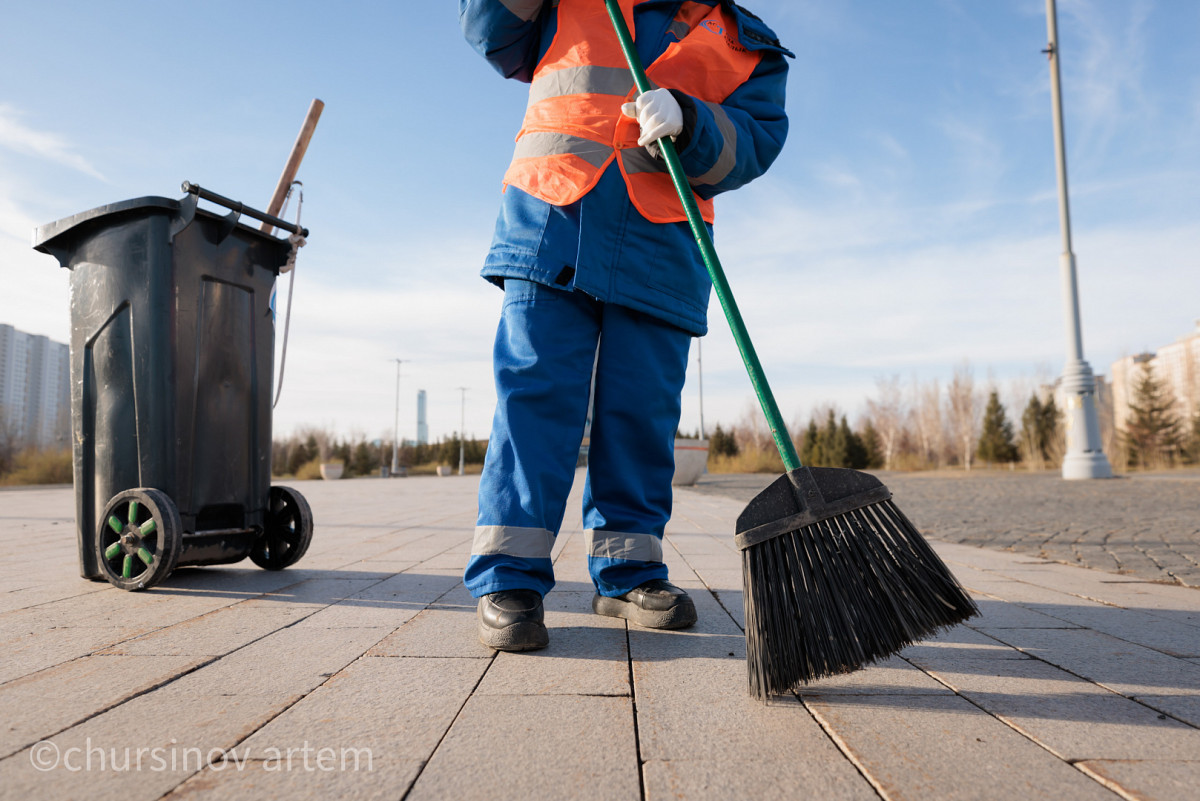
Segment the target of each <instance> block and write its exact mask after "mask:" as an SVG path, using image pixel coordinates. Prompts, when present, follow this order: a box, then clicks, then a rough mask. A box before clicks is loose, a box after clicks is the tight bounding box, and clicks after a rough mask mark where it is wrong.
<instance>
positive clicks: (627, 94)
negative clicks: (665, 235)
mask: <svg viewBox="0 0 1200 801" xmlns="http://www.w3.org/2000/svg"><path fill="white" fill-rule="evenodd" d="M620 5H621V11H622V13H623V14H624V15H625V19H626V22H627V23H630V22H631V20H632V17H633V8H634V6H635V5H637V3H636V2H635V0H620ZM630 28H631V29H632V28H633V26H632V25H630ZM668 32H669V33H668V35H669V36H671V37H672V38H675V39H679V41H677V42H673V43H672V44H671V45H669V46H668V47H667V49H666V51H665V52H664V53H663V54H662V55H661V56H659V58H658V59H656V60H655V61H654V63H653V64H651V65H650V66H649V68H648V69H647V70H646V73H647V76H648V77H649V78H650V80H651V82H652V83H653V84H654V85H655V86H663V87H667V88H671V89H678V90H680V91H682V92H684V93H686V94H687V95H689V96H691V97H694V98H697V99H699V101H700V102H702V103H704V104H705V105H706V106H707V107H708V108H709V109H710V110H712V112H713V114H714V115H715V117H716V122H717V130H718V131H719V132H720V134H721V136H722V138H723V140H724V141H723V142H722V147H721V152H720V155H719V157H718V159H717V162H716V163H715V164H714V165H713V166H712V167H711V168H710V169H709V170H708V171H707V172H706V173H705V174H704V175H701V176H697V177H695V178H693V179H691V184H692V186H701V185H714V184H717V183H720V182H721V181H722V180H724V179H725V178H726V177H727V176H728V175H729V173H730V171H731V170H732V169H733V168H734V166H735V165H736V163H737V131H736V129H735V128H734V126H733V124H732V122H730V120H729V117H728V116H727V115H726V114H725V111H724V109H722V108H721V106H720V103H721V102H722V101H723V100H725V98H727V97H728V96H729V95H730V94H732V93H733V92H734V90H736V89H737V88H738V87H739V86H741V85H742V84H743V83H745V82H746V80H747V79H748V78H749V77H750V74H751V73H752V72H753V71H754V68H755V67H756V66H757V65H758V62H759V59H760V58H761V56H760V55H759V54H758V53H756V52H751V51H748V50H746V49H745V48H743V47H742V46H741V45H740V44H739V43H738V40H737V22H736V20H735V19H734V18H733V16H732V15H731V14H730V13H729V12H728V11H726V10H725V8H724V7H723V6H722V5H721V4H718V5H717V6H716V7H714V8H711V9H710V8H709V7H708V6H706V5H704V4H702V3H696V2H685V3H683V5H682V7H681V8H680V11H679V13H678V14H677V15H676V17H675V19H674V21H673V22H672V23H671V26H670V27H669V29H668ZM583 41H586V42H587V43H588V47H586V48H581V47H579V46H578V44H579V43H580V42H583ZM635 94H636V90H635V89H634V88H633V79H632V78H631V77H630V75H629V70H628V68H627V66H626V65H625V59H624V56H623V55H622V53H621V47H620V43H619V42H618V40H617V36H616V33H615V32H614V31H613V30H612V23H611V22H610V21H609V19H608V15H607V12H606V11H605V8H604V2H603V0H560V2H559V4H558V31H557V33H556V34H555V37H554V41H553V42H551V44H550V47H549V49H548V50H547V51H546V55H545V56H543V57H542V60H541V61H540V62H539V63H538V66H537V69H536V70H535V71H534V74H533V82H532V84H531V85H530V88H529V104H528V106H527V107H526V110H525V121H524V123H523V124H522V126H521V132H520V133H519V134H517V146H516V151H515V152H514V154H513V161H512V164H510V165H509V168H508V172H507V173H505V176H504V183H505V186H508V185H510V184H511V185H512V186H516V187H518V188H520V189H522V190H524V191H526V192H528V193H529V194H531V195H534V196H535V197H539V198H541V199H542V200H545V201H547V202H549V203H553V204H554V205H556V206H565V205H568V204H570V203H574V202H575V201H577V200H579V199H580V198H582V197H583V196H584V195H585V194H587V193H588V192H589V191H590V190H591V189H592V187H593V186H595V185H596V182H597V181H599V180H600V176H601V174H603V172H604V170H605V169H607V167H608V166H609V164H610V163H611V162H612V160H613V159H615V158H616V156H617V153H618V152H619V153H620V154H621V157H620V159H619V165H620V169H621V174H622V175H623V176H624V178H625V183H626V186H627V187H628V189H629V197H630V200H631V201H632V202H633V204H634V206H635V207H636V208H637V209H638V211H639V212H641V214H642V216H644V217H645V218H646V219H648V220H651V221H653V222H660V223H666V222H682V221H684V220H686V219H687V217H686V215H685V214H684V212H683V208H682V205H681V204H680V202H679V198H678V196H677V195H676V194H675V186H674V184H673V183H672V182H671V177H670V176H669V175H668V174H667V172H666V166H665V164H663V162H661V161H658V160H657V159H654V158H653V157H651V156H650V155H649V154H648V153H647V152H646V149H645V148H643V147H640V146H639V145H638V144H637V138H638V134H639V128H638V125H637V121H636V120H633V119H631V118H629V117H626V116H624V115H623V114H621V105H622V104H623V103H624V102H626V101H627V100H631V99H633V97H634V96H635ZM696 202H697V205H698V206H699V207H700V213H701V216H703V217H704V219H705V220H707V221H708V222H712V220H713V206H712V201H711V200H702V199H701V198H699V197H698V196H697V197H696Z"/></svg>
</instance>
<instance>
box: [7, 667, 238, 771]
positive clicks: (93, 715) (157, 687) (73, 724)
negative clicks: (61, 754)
mask: <svg viewBox="0 0 1200 801" xmlns="http://www.w3.org/2000/svg"><path fill="white" fill-rule="evenodd" d="M120 656H122V654H97V653H92V654H84V655H83V656H78V657H76V658H75V659H68V660H67V661H66V662H60V663H58V664H57V665H51V666H49V667H46V668H43V669H42V670H35V671H34V672H33V673H28V674H26V675H25V676H23V677H22V678H28V677H29V676H36V675H37V674H38V673H42V672H44V671H46V670H54V669H55V668H59V667H62V666H63V665H69V664H71V663H72V662H77V661H79V660H80V659H90V658H92V657H96V658H99V659H104V658H106V657H120ZM220 658H221V657H219V656H214V657H213V658H212V659H209V660H208V661H207V662H202V663H201V664H199V665H196V666H195V667H192V668H190V669H188V670H185V671H183V672H182V673H179V674H176V675H174V676H171V677H170V678H168V679H163V680H162V681H160V682H159V683H158V684H155V685H154V686H153V687H147V688H146V689H144V690H141V691H140V692H135V693H133V694H132V695H129V696H126V697H125V698H122V699H121V700H119V701H115V702H113V703H111V704H109V705H108V706H106V707H104V708H102V709H99V710H97V711H95V712H93V713H91V714H89V715H84V716H83V717H81V718H79V719H78V720H75V721H72V722H71V723H69V724H67V725H66V726H63V727H62V728H61V729H58V730H57V731H54V732H51V733H49V734H42V735H40V736H39V737H38V738H37V739H36V740H34V741H33V742H31V743H25V744H24V745H22V746H21V747H20V748H17V749H16V750H14V751H10V752H8V753H7V754H0V762H2V761H4V760H5V759H8V758H9V757H11V756H13V755H15V754H19V753H21V752H22V751H24V750H25V749H27V748H31V747H32V746H35V745H37V744H38V743H39V742H42V741H43V740H53V739H54V738H55V737H57V736H59V735H60V734H62V733H63V732H65V731H67V730H68V729H73V728H75V727H76V726H80V725H82V724H84V723H87V722H88V721H89V720H91V719H93V718H98V717H100V716H101V715H103V714H105V713H106V712H111V711H112V710H114V709H116V708H117V707H119V706H121V705H122V704H127V703H129V702H130V701H133V700H135V699H137V698H141V697H142V696H143V695H147V694H149V693H152V692H154V691H156V690H160V689H162V688H163V687H166V686H167V685H168V684H170V683H171V682H173V681H176V680H178V679H181V678H183V677H184V676H187V675H188V674H190V673H195V672H196V671H197V670H199V669H200V668H203V667H207V666H208V665H211V664H212V663H213V662H216V661H217V660H218V659H220ZM14 681H16V679H14Z"/></svg>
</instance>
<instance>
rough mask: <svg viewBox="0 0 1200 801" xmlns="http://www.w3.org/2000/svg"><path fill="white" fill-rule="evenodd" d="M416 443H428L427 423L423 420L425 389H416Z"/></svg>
mask: <svg viewBox="0 0 1200 801" xmlns="http://www.w3.org/2000/svg"><path fill="white" fill-rule="evenodd" d="M417 444H418V445H428V444H429V425H428V424H427V423H426V420H425V390H423V389H418V390H417Z"/></svg>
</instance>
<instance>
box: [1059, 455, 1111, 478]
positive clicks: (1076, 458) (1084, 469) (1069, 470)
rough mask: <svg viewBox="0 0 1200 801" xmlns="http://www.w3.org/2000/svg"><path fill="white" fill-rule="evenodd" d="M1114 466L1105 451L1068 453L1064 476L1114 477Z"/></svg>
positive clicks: (1063, 465)
mask: <svg viewBox="0 0 1200 801" xmlns="http://www.w3.org/2000/svg"><path fill="white" fill-rule="evenodd" d="M1112 475H1113V472H1112V466H1111V465H1110V464H1109V463H1108V457H1107V456H1105V455H1104V452H1103V451H1092V452H1090V453H1068V454H1067V455H1066V457H1064V458H1063V463H1062V477H1063V478H1065V479H1067V480H1075V479H1084V478H1112Z"/></svg>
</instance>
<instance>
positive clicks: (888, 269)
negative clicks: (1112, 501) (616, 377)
mask: <svg viewBox="0 0 1200 801" xmlns="http://www.w3.org/2000/svg"><path fill="white" fill-rule="evenodd" d="M746 5H748V6H749V7H750V9H751V10H753V11H754V12H756V13H758V14H759V15H760V16H762V17H763V18H764V19H765V20H767V22H768V23H770V24H771V25H772V26H773V27H774V28H775V30H776V32H777V33H778V34H779V36H780V38H781V39H782V40H783V42H784V43H785V44H786V45H788V46H789V47H790V48H791V49H792V50H794V51H795V52H796V53H797V56H798V57H797V58H796V60H795V61H794V62H793V63H792V69H791V74H790V78H789V87H788V92H789V97H788V110H789V114H790V116H791V123H792V127H791V134H790V136H789V139H788V143H787V146H786V147H785V149H784V152H783V154H782V155H781V156H780V158H779V160H778V161H777V162H776V164H775V166H774V167H773V168H772V170H771V172H770V173H768V174H767V176H765V177H764V178H762V179H761V180H759V181H758V182H756V183H754V184H752V185H750V186H749V187H746V188H745V189H743V190H741V191H739V192H736V193H733V194H731V195H728V196H725V197H723V198H721V199H719V200H718V205H717V214H718V221H717V248H718V251H719V252H720V254H721V258H722V261H723V263H724V264H725V268H726V270H727V272H728V273H729V276H730V281H731V284H732V286H733V290H734V292H735V295H736V296H737V298H738V301H739V303H740V305H741V306H742V311H743V314H744V316H745V317H746V320H747V324H748V326H749V328H750V332H751V335H752V336H753V337H754V339H755V342H756V344H757V346H758V349H759V352H760V356H761V357H762V360H763V363H764V365H765V367H766V370H767V374H768V377H769V378H770V379H771V380H772V383H773V384H774V387H775V391H776V395H777V396H778V399H779V402H780V406H781V408H782V409H783V412H784V416H785V418H787V419H788V420H789V421H791V420H794V419H807V416H808V415H809V413H810V412H811V411H812V410H813V409H814V408H815V407H817V406H819V405H821V404H825V403H829V402H832V403H836V404H837V405H838V406H839V408H841V409H842V410H843V411H845V412H847V413H849V414H850V415H851V417H852V418H853V417H854V416H855V415H856V414H858V413H859V412H860V411H861V410H862V408H863V402H864V400H865V399H866V398H867V397H869V396H870V395H871V394H872V393H873V392H874V387H875V381H876V379H877V378H880V377H886V376H891V375H900V376H901V377H902V378H903V379H904V380H905V381H909V380H911V379H912V378H913V377H914V376H916V377H918V378H920V379H921V380H929V379H933V378H939V379H945V378H947V377H948V376H949V375H950V372H951V371H952V369H953V368H954V367H955V366H956V365H958V364H961V362H962V361H963V360H964V359H967V360H969V361H970V363H971V364H972V365H973V367H974V369H975V374H976V377H977V379H978V380H979V381H980V382H981V383H985V382H987V381H988V380H989V379H991V380H994V381H995V382H997V384H998V385H999V386H1000V388H1001V389H1002V390H1003V391H1006V392H1007V391H1009V390H1011V388H1012V387H1013V386H1014V385H1015V384H1016V383H1018V382H1020V381H1021V380H1031V379H1032V378H1033V377H1034V376H1035V375H1037V374H1038V373H1041V374H1042V375H1044V376H1053V375H1056V374H1057V373H1058V372H1059V370H1060V369H1061V365H1062V362H1063V359H1064V352H1065V336H1064V333H1063V318H1062V294H1061V287H1060V280H1059V273H1058V254H1059V251H1060V249H1061V248H1060V239H1059V236H1060V235H1059V227H1058V215H1057V195H1056V188H1055V177H1054V153H1053V138H1052V128H1051V115H1050V94H1049V70H1048V67H1047V62H1046V58H1045V56H1043V55H1041V53H1040V52H1039V51H1040V50H1041V49H1042V48H1044V47H1045V43H1046V22H1045V5H1044V3H1043V2H1040V0H914V2H905V3H895V2H888V1H887V0H847V1H846V2H838V3H830V2H817V1H816V0H813V1H809V0H786V1H785V0H747V3H746ZM3 20H4V24H3V25H0V76H2V77H0V322H7V323H11V324H13V325H16V326H17V327H18V328H20V329H22V330H26V331H31V332H34V333H39V334H46V335H49V336H50V337H52V338H54V339H58V340H60V341H66V339H67V337H68V331H69V317H68V290H67V275H66V271H64V270H61V269H59V268H58V267H57V264H56V262H54V260H53V259H52V258H51V257H49V256H44V255H42V254H38V253H35V252H34V251H33V250H32V249H31V248H30V245H29V243H30V238H31V233H32V229H33V228H34V227H35V226H37V225H40V224H43V223H47V222H51V221H53V220H56V219H59V218H61V217H65V216H68V215H70V214H74V213H76V212H79V211H83V210H86V209H89V208H92V207H95V206H100V205H103V204H107V203H111V202H115V201H118V200H123V199H126V198H132V197H140V196H143V195H164V196H167V197H179V196H180V192H179V189H178V187H179V184H180V182H181V181H182V180H184V179H187V180H190V181H193V182H196V183H200V184H201V185H204V186H207V187H211V188H212V189H214V190H215V191H217V192H220V193H222V194H225V195H228V196H231V197H234V198H237V199H240V200H243V201H244V202H246V203H248V204H250V205H257V206H259V207H263V206H265V205H266V203H267V200H268V198H269V196H270V194H271V191H272V190H273V188H274V185H275V182H276V180H277V178H278V176H279V172H280V170H281V168H282V166H283V162H284V160H285V158H286V156H287V153H288V149H289V148H290V146H291V143H292V140H293V139H294V138H295V135H296V132H297V130H298V129H299V126H300V123H301V121H302V119H303V115H304V112H305V110H306V109H307V107H308V103H309V101H310V100H311V99H312V98H314V97H319V98H321V99H322V100H324V101H325V103H326V109H325V113H324V116H323V117H322V119H321V122H320V125H319V127H318V128H317V131H316V135H315V136H314V138H313V141H312V145H311V147H310V149H309V152H308V155H307V157H306V159H305V162H304V164H303V166H302V168H301V172H300V178H301V180H303V182H304V188H305V191H306V195H305V201H304V211H303V216H304V220H303V221H304V223H305V224H306V225H307V226H308V227H310V228H311V229H312V236H311V237H310V241H309V245H308V246H307V247H306V248H305V249H304V250H303V252H302V253H301V256H300V263H299V268H298V270H297V273H296V276H297V277H296V295H295V304H294V307H293V316H292V325H291V331H292V336H291V340H290V343H289V350H288V357H287V376H286V379H285V386H284V391H283V398H282V400H281V401H280V404H279V407H278V408H277V410H276V430H277V431H278V432H280V433H286V432H288V431H290V430H292V429H293V428H295V427H296V426H298V425H301V424H306V423H307V424H314V425H322V426H328V427H332V428H336V429H338V430H339V431H341V432H342V433H344V434H350V433H361V434H364V435H366V436H369V437H376V436H379V435H381V434H383V433H385V432H390V430H391V426H392V419H393V410H394V402H395V396H394V391H395V365H394V364H392V363H391V362H390V361H389V360H390V359H393V358H402V359H406V360H408V361H407V362H406V363H405V364H404V365H403V367H402V375H401V398H400V402H401V412H400V414H401V425H400V428H401V435H402V436H408V437H411V436H413V435H414V434H415V415H416V412H415V408H416V402H415V394H416V390H417V389H418V388H423V389H425V390H426V391H427V392H428V393H429V416H430V419H429V423H430V428H431V433H432V434H433V435H434V436H435V437H436V436H440V435H442V434H446V433H449V432H450V431H453V430H457V429H458V427H459V414H460V404H459V397H460V396H459V393H458V391H457V390H456V387H460V386H467V387H469V388H470V389H469V391H468V393H467V395H466V398H467V401H466V430H467V432H468V434H473V435H476V436H486V433H487V430H488V428H489V421H490V417H491V410H492V404H493V403H494V400H495V394H494V391H493V390H492V386H491V373H490V348H491V340H492V336H493V333H494V330H495V321H496V317H497V314H498V312H499V302H500V297H501V295H500V292H499V291H498V290H496V289H494V288H492V287H491V286H490V285H488V284H487V283H485V282H484V281H483V280H482V279H480V278H478V277H477V274H478V269H479V266H480V265H481V263H482V259H483V256H484V253H485V252H486V249H487V246H488V243H489V241H490V238H491V232H492V227H493V223H494V220H495V214H496V210H497V207H498V199H499V196H498V193H499V188H500V178H501V175H502V174H503V171H504V168H505V166H506V164H507V162H508V158H509V156H510V154H511V147H512V138H513V136H514V135H515V133H516V130H517V128H518V126H519V122H520V118H521V114H522V112H523V107H524V96H525V88H524V87H523V86H522V85H520V84H517V83H515V82H510V81H505V80H503V79H502V78H500V77H499V76H498V75H496V74H495V73H494V72H492V70H491V68H490V67H488V65H487V64H486V63H485V62H484V61H483V60H482V59H481V58H479V57H478V56H477V55H476V54H475V53H474V52H473V51H471V50H470V48H468V46H467V45H466V44H465V42H464V41H463V40H462V37H461V34H460V33H459V29H458V21H457V14H456V9H455V7H454V5H453V4H452V3H448V2H447V3H411V2H406V3H390V4H384V3H366V2H343V3H336V4H334V3H324V2H322V3H318V2H308V1H307V0H304V1H301V2H292V3H288V4H266V3H257V4H251V3H230V2H209V3H203V4H182V3H161V2H159V3H155V2H149V0H146V1H144V2H132V1H129V2H124V1H121V0H115V1H114V2H111V3H105V4H95V3H66V2H53V0H48V2H45V3H39V4H33V3H22V4H7V5H6V8H5V10H4V11H3ZM1198 37H1200V3H1195V2H1193V0H1060V2H1059V38H1060V45H1061V52H1062V59H1063V62H1062V69H1063V83H1064V90H1063V91H1064V105H1065V113H1066V131H1067V147H1068V164H1069V168H1070V181H1071V203H1072V222H1073V234H1074V250H1075V253H1076V256H1077V258H1078V263H1079V275H1080V288H1081V300H1082V313H1083V324H1084V347H1085V354H1086V357H1087V358H1088V360H1089V361H1090V362H1091V364H1092V366H1093V368H1094V369H1095V371H1096V372H1098V373H1107V372H1108V370H1109V365H1110V364H1111V362H1112V361H1114V360H1115V359H1117V358H1120V357H1121V356H1122V355H1125V354H1128V353H1135V352H1139V351H1142V350H1145V349H1153V348H1155V347H1158V346H1161V345H1164V344H1167V343H1169V342H1171V341H1173V340H1174V339H1176V338H1177V337H1179V336H1181V335H1183V334H1185V333H1187V332H1188V331H1190V330H1191V329H1192V327H1193V325H1194V321H1195V320H1196V318H1198V317H1200V255H1198V254H1200V220H1198V212H1200V144H1198V143H1200V48H1197V47H1196V44H1195V43H1196V41H1197V39H1198ZM286 288H287V281H286V280H285V281H283V282H282V283H281V284H280V290H281V308H282V297H283V295H284V294H285V293H286ZM710 321H711V324H712V330H711V333H710V335H709V336H708V337H706V338H705V339H704V342H703V348H704V350H703V355H704V390H705V398H704V406H705V420H706V423H707V424H708V426H709V427H710V428H711V427H712V425H713V424H714V423H715V422H717V421H722V422H725V423H732V422H735V421H736V420H738V419H739V418H740V417H742V415H743V414H744V413H745V412H746V410H747V408H748V406H749V405H750V404H751V403H752V399H753V393H752V391H751V389H750V386H749V383H748V381H747V379H746V378H745V376H744V373H743V372H742V368H741V364H740V361H739V360H738V357H737V355H736V351H735V349H734V347H733V344H732V341H731V339H730V335H729V331H728V328H727V327H726V325H725V323H724V321H723V319H722V317H721V313H720V311H719V309H718V308H717V306H716V301H715V299H714V301H713V307H712V310H711V313H710ZM280 329H281V330H282V326H280ZM695 366H696V361H695V356H694V354H693V361H692V370H691V374H690V375H689V384H688V387H687V388H686V390H685V405H684V418H683V422H682V425H683V427H684V428H687V429H693V428H695V427H696V426H697V425H698V423H699V415H698V410H697V405H698V404H697V398H696V396H697V392H696V371H695Z"/></svg>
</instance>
